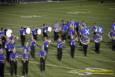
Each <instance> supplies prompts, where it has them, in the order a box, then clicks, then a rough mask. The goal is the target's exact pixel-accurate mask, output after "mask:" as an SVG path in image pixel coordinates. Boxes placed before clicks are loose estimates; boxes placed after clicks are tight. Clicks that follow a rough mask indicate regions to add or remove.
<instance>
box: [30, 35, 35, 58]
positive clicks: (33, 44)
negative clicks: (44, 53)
mask: <svg viewBox="0 0 115 77" xmlns="http://www.w3.org/2000/svg"><path fill="white" fill-rule="evenodd" d="M35 46H36V41H35V39H34V38H33V37H32V38H31V39H30V53H31V57H32V58H35Z"/></svg>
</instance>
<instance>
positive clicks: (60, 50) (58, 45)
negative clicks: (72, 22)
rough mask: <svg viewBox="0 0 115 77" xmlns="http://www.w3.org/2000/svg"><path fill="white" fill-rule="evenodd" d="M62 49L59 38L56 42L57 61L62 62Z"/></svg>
mask: <svg viewBox="0 0 115 77" xmlns="http://www.w3.org/2000/svg"><path fill="white" fill-rule="evenodd" d="M62 47H63V42H62V40H61V38H59V39H58V41H57V59H58V60H59V61H61V60H62V55H63V52H62Z"/></svg>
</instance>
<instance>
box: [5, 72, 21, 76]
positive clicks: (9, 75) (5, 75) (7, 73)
mask: <svg viewBox="0 0 115 77" xmlns="http://www.w3.org/2000/svg"><path fill="white" fill-rule="evenodd" d="M4 75H5V76H6V75H8V76H10V73H5V74H4ZM17 76H18V77H21V76H22V75H18V74H17V75H16V77H17Z"/></svg>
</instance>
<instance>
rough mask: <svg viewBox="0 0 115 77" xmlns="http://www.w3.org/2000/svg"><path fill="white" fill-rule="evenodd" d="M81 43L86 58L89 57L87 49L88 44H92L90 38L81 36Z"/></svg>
mask: <svg viewBox="0 0 115 77" xmlns="http://www.w3.org/2000/svg"><path fill="white" fill-rule="evenodd" d="M80 42H81V44H82V46H83V52H84V56H87V48H88V44H89V42H90V39H89V37H88V36H85V35H84V36H81V38H80Z"/></svg>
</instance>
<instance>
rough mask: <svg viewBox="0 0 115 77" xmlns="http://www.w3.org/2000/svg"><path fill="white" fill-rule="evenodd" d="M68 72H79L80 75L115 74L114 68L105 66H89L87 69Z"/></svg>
mask: <svg viewBox="0 0 115 77" xmlns="http://www.w3.org/2000/svg"><path fill="white" fill-rule="evenodd" d="M68 73H71V74H78V75H112V76H115V75H114V72H113V70H109V69H103V68H93V67H87V68H85V69H80V70H70V71H68Z"/></svg>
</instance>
